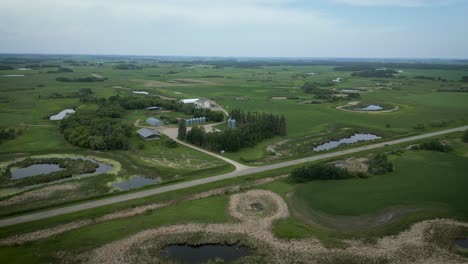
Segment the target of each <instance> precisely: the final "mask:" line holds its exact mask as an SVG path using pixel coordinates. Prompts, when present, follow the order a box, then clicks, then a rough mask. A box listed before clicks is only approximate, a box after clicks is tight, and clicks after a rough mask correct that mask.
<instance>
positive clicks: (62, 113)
mask: <svg viewBox="0 0 468 264" xmlns="http://www.w3.org/2000/svg"><path fill="white" fill-rule="evenodd" d="M74 113H75V110H73V109H65V110H62V111H60V113H58V114H56V115H53V116H51V117H49V119H50V120H62V119H64V118H65V117H67V116H68V115H69V114H74Z"/></svg>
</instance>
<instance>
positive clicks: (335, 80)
mask: <svg viewBox="0 0 468 264" xmlns="http://www.w3.org/2000/svg"><path fill="white" fill-rule="evenodd" d="M341 79H343V78H341V77H338V78H336V79H334V80H332V81H333V82H337V83H339V82H341Z"/></svg>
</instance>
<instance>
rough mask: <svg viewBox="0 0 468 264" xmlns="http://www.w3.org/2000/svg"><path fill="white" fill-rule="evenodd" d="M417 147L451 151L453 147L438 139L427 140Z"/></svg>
mask: <svg viewBox="0 0 468 264" xmlns="http://www.w3.org/2000/svg"><path fill="white" fill-rule="evenodd" d="M416 149H424V150H432V151H438V152H450V151H452V150H453V148H452V147H451V146H450V145H448V144H443V143H442V142H440V141H438V140H431V141H426V142H423V143H421V144H419V146H418V147H417V148H416Z"/></svg>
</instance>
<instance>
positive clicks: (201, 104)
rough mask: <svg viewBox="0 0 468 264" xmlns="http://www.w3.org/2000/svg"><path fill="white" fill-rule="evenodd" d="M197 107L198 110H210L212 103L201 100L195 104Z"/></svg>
mask: <svg viewBox="0 0 468 264" xmlns="http://www.w3.org/2000/svg"><path fill="white" fill-rule="evenodd" d="M195 107H198V108H210V107H211V103H210V101H208V100H203V99H200V100H198V101H196V102H195Z"/></svg>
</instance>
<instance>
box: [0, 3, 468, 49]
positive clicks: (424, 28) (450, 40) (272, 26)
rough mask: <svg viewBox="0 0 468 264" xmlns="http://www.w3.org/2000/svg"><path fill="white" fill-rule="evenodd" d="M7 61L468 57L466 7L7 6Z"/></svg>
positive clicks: (0, 38)
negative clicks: (28, 57)
mask: <svg viewBox="0 0 468 264" xmlns="http://www.w3.org/2000/svg"><path fill="white" fill-rule="evenodd" d="M0 53H55V54H62V53H66V54H127V55H183V56H255V57H379V58H382V57H389V58H468V1H467V0H314V1H307V0H0Z"/></svg>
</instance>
